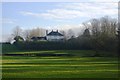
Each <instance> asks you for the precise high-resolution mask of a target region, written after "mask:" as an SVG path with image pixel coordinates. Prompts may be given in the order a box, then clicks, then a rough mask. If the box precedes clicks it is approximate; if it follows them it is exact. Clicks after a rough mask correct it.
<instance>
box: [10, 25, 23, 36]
mask: <svg viewBox="0 0 120 80" xmlns="http://www.w3.org/2000/svg"><path fill="white" fill-rule="evenodd" d="M12 35H13V36H14V37H16V36H21V35H22V29H21V28H20V27H19V26H16V27H15V28H14V29H13V34H12Z"/></svg>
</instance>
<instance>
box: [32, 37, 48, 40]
mask: <svg viewBox="0 0 120 80" xmlns="http://www.w3.org/2000/svg"><path fill="white" fill-rule="evenodd" d="M31 39H33V40H46V37H32V38H31Z"/></svg>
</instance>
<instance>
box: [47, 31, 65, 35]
mask: <svg viewBox="0 0 120 80" xmlns="http://www.w3.org/2000/svg"><path fill="white" fill-rule="evenodd" d="M47 36H63V34H61V33H59V32H58V31H51V32H50V33H49V34H47Z"/></svg>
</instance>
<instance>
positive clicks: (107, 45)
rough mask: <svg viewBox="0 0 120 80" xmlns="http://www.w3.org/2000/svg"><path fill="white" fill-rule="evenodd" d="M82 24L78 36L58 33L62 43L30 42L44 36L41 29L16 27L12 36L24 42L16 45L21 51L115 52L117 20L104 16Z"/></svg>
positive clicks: (43, 30) (70, 33) (72, 33)
mask: <svg viewBox="0 0 120 80" xmlns="http://www.w3.org/2000/svg"><path fill="white" fill-rule="evenodd" d="M82 24H83V27H84V30H83V31H82V32H83V33H82V34H80V35H78V36H75V34H74V31H73V30H72V29H69V30H68V31H67V32H66V31H60V32H61V33H62V34H63V35H64V37H65V41H64V42H30V38H31V37H33V36H34V37H35V36H36V37H38V36H45V34H46V33H45V31H46V30H45V29H41V28H36V29H31V30H24V31H22V30H21V29H20V28H19V27H16V28H15V29H14V30H13V34H12V35H13V36H14V38H15V37H16V36H21V37H22V38H23V39H24V40H25V41H24V42H19V43H17V46H19V47H20V48H22V49H23V48H24V49H37V50H40V49H77V50H80V49H85V50H86V49H87V50H95V51H96V53H97V52H99V51H100V50H103V51H113V52H114V51H117V49H118V37H117V36H116V35H117V29H118V22H117V19H115V18H111V17H109V16H104V17H101V18H94V19H91V20H89V21H87V22H84V23H82ZM80 31H81V30H80ZM51 46H52V47H51Z"/></svg>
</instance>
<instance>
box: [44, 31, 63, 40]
mask: <svg viewBox="0 0 120 80" xmlns="http://www.w3.org/2000/svg"><path fill="white" fill-rule="evenodd" d="M46 39H47V40H48V41H63V40H64V35H63V34H61V33H59V32H58V30H57V31H53V30H52V31H51V32H50V33H48V34H47V32H46Z"/></svg>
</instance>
